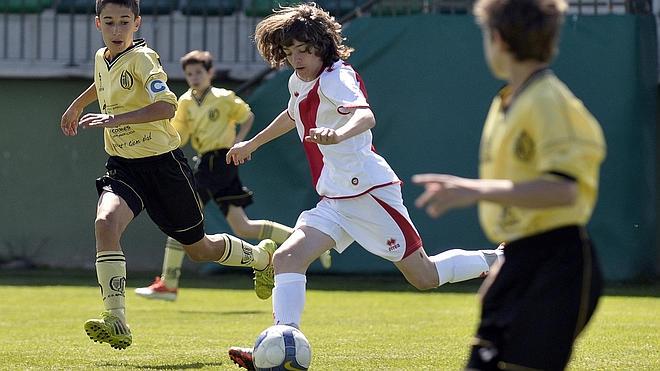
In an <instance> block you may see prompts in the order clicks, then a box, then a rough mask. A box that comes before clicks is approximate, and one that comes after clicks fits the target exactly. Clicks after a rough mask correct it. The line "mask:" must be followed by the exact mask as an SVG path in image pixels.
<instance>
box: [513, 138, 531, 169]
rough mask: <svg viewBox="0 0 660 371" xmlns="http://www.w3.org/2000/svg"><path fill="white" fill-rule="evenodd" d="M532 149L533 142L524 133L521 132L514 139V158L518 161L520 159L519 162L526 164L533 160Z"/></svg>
mask: <svg viewBox="0 0 660 371" xmlns="http://www.w3.org/2000/svg"><path fill="white" fill-rule="evenodd" d="M534 147H535V144H534V140H532V137H530V136H529V134H527V132H526V131H523V132H522V133H520V135H519V136H518V138H517V139H516V144H515V147H514V152H515V154H516V157H518V159H520V160H521V161H525V162H528V161H530V160H531V159H532V158H534V150H535V148H534Z"/></svg>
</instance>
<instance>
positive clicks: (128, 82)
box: [119, 70, 133, 90]
mask: <svg viewBox="0 0 660 371" xmlns="http://www.w3.org/2000/svg"><path fill="white" fill-rule="evenodd" d="M119 84H120V85H121V87H122V88H124V89H126V90H131V88H132V87H133V75H131V73H130V72H128V71H126V70H124V71H123V72H122V73H121V76H120V77H119Z"/></svg>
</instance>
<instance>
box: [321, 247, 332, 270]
mask: <svg viewBox="0 0 660 371" xmlns="http://www.w3.org/2000/svg"><path fill="white" fill-rule="evenodd" d="M319 261H320V262H321V266H323V268H325V269H330V267H331V266H332V255H330V250H328V251H326V252H324V253H323V254H321V256H319Z"/></svg>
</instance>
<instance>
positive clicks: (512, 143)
mask: <svg viewBox="0 0 660 371" xmlns="http://www.w3.org/2000/svg"><path fill="white" fill-rule="evenodd" d="M510 94H511V91H510V89H509V87H508V86H507V87H505V88H504V89H502V90H501V91H500V92H499V94H498V95H497V96H496V97H495V99H494V100H493V103H492V105H491V107H490V111H489V112H488V116H487V118H486V122H485V125H484V129H483V134H482V138H481V148H480V159H479V163H480V167H479V173H480V174H479V176H480V177H481V178H482V179H510V180H513V181H514V182H525V181H531V180H534V179H539V178H543V177H547V178H552V177H555V178H556V177H561V178H567V179H572V180H574V181H576V182H577V185H578V194H577V198H576V201H575V203H574V204H573V205H572V206H566V207H551V208H538V209H532V208H522V207H514V206H507V205H500V204H496V203H492V202H486V201H482V202H479V219H480V222H481V225H482V227H483V229H484V231H485V233H486V235H487V237H488V238H489V239H490V240H491V241H493V242H502V241H513V240H516V239H519V238H522V237H527V236H531V235H534V234H538V233H542V232H544V231H548V230H551V229H555V228H559V227H562V226H567V225H580V226H584V225H586V224H587V222H588V221H589V219H590V217H591V214H592V212H593V209H594V206H595V203H596V198H597V195H598V181H599V171H600V165H601V163H602V162H603V160H604V158H605V152H606V145H605V139H604V137H603V132H602V129H601V127H600V125H599V124H598V121H596V119H595V118H594V117H593V116H592V115H591V113H590V112H589V111H588V110H587V109H586V108H585V107H584V105H583V104H582V102H581V101H580V100H579V99H577V98H576V97H575V96H574V95H573V93H572V92H571V91H570V90H569V89H568V87H566V85H565V84H564V83H563V82H561V81H560V80H559V79H558V78H557V77H556V76H555V75H554V73H552V71H550V70H548V69H545V70H541V71H539V72H537V73H535V74H534V75H533V76H531V77H530V78H529V79H528V80H527V82H526V83H525V84H524V85H523V87H521V89H519V93H518V94H517V95H516V96H514V97H512V99H511V103H510V104H509V107H508V108H505V107H503V101H505V100H506V98H508V96H510Z"/></svg>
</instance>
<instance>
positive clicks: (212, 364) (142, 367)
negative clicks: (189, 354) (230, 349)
mask: <svg viewBox="0 0 660 371" xmlns="http://www.w3.org/2000/svg"><path fill="white" fill-rule="evenodd" d="M222 365H223V363H222V362H193V363H177V364H171V365H153V366H150V365H145V364H139V365H131V364H126V363H125V362H116V363H112V362H106V363H102V364H98V365H97V366H99V367H121V368H125V367H130V368H134V369H139V370H192V369H198V368H204V367H219V366H222Z"/></svg>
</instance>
